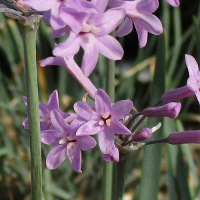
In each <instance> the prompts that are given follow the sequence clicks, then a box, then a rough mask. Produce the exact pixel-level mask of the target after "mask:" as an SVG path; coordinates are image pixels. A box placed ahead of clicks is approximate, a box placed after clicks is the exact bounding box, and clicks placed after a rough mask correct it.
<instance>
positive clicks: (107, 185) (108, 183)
mask: <svg viewBox="0 0 200 200" xmlns="http://www.w3.org/2000/svg"><path fill="white" fill-rule="evenodd" d="M106 74H107V75H106V92H107V93H108V95H109V96H110V99H111V101H112V102H113V101H114V98H115V62H114V61H111V60H109V61H108V67H107V72H106ZM103 174H104V177H103V180H104V181H103V183H104V200H111V199H112V198H113V189H114V187H113V182H114V181H113V162H110V163H107V162H104V172H103Z"/></svg>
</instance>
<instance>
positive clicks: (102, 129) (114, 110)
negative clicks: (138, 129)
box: [74, 89, 133, 161]
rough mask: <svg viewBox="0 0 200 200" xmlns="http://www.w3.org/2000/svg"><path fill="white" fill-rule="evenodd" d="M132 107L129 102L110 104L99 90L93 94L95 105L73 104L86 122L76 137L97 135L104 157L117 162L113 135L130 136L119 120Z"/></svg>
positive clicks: (85, 103) (104, 94)
mask: <svg viewBox="0 0 200 200" xmlns="http://www.w3.org/2000/svg"><path fill="white" fill-rule="evenodd" d="M132 107H133V103H132V101H130V100H123V101H119V102H117V103H115V104H112V103H111V101H110V98H109V96H108V95H107V94H106V93H105V92H104V91H103V90H102V89H99V90H97V92H96V94H95V105H93V104H91V103H87V102H82V101H79V102H77V103H75V105H74V110H75V111H76V113H77V114H78V115H79V116H80V117H81V118H83V119H84V120H86V121H87V122H86V123H85V124H83V125H82V126H81V127H80V128H79V129H78V130H77V133H76V135H77V136H81V135H82V136H83V135H94V134H98V140H99V146H100V149H101V151H102V153H103V154H105V155H107V156H106V157H108V156H111V157H112V159H114V160H115V161H118V159H119V152H118V149H116V147H115V145H114V139H115V138H114V135H115V134H124V135H130V134H131V131H130V130H129V129H128V128H127V127H125V126H124V125H123V124H122V122H121V121H120V119H123V118H124V117H125V116H126V115H127V114H128V113H129V112H130V111H131V109H132ZM116 150H117V153H116Z"/></svg>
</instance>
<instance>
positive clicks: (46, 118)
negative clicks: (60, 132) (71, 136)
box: [40, 113, 51, 124]
mask: <svg viewBox="0 0 200 200" xmlns="http://www.w3.org/2000/svg"><path fill="white" fill-rule="evenodd" d="M40 122H46V123H48V124H50V123H51V117H50V114H49V113H47V114H46V115H44V117H41V118H40Z"/></svg>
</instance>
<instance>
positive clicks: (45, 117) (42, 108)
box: [22, 90, 76, 130]
mask: <svg viewBox="0 0 200 200" xmlns="http://www.w3.org/2000/svg"><path fill="white" fill-rule="evenodd" d="M24 103H25V104H26V105H27V97H24ZM52 110H57V111H58V112H59V113H60V114H61V115H62V116H63V117H64V118H65V119H66V118H68V119H66V120H73V119H74V118H75V117H76V116H74V114H71V115H70V114H68V113H64V112H63V111H61V110H60V109H59V98H58V92H57V90H54V91H53V93H52V94H51V95H50V97H49V100H48V102H47V104H44V103H42V102H39V115H40V130H47V129H49V128H51V127H52V123H51V116H50V113H51V111H52ZM22 125H23V126H24V128H25V129H29V120H28V118H26V119H25V120H24V121H23V123H22Z"/></svg>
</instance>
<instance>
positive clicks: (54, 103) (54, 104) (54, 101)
mask: <svg viewBox="0 0 200 200" xmlns="http://www.w3.org/2000/svg"><path fill="white" fill-rule="evenodd" d="M47 105H48V106H50V107H51V108H52V109H56V110H59V98H58V91H57V90H54V91H53V92H52V94H51V95H50V97H49V100H48V102H47Z"/></svg>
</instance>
